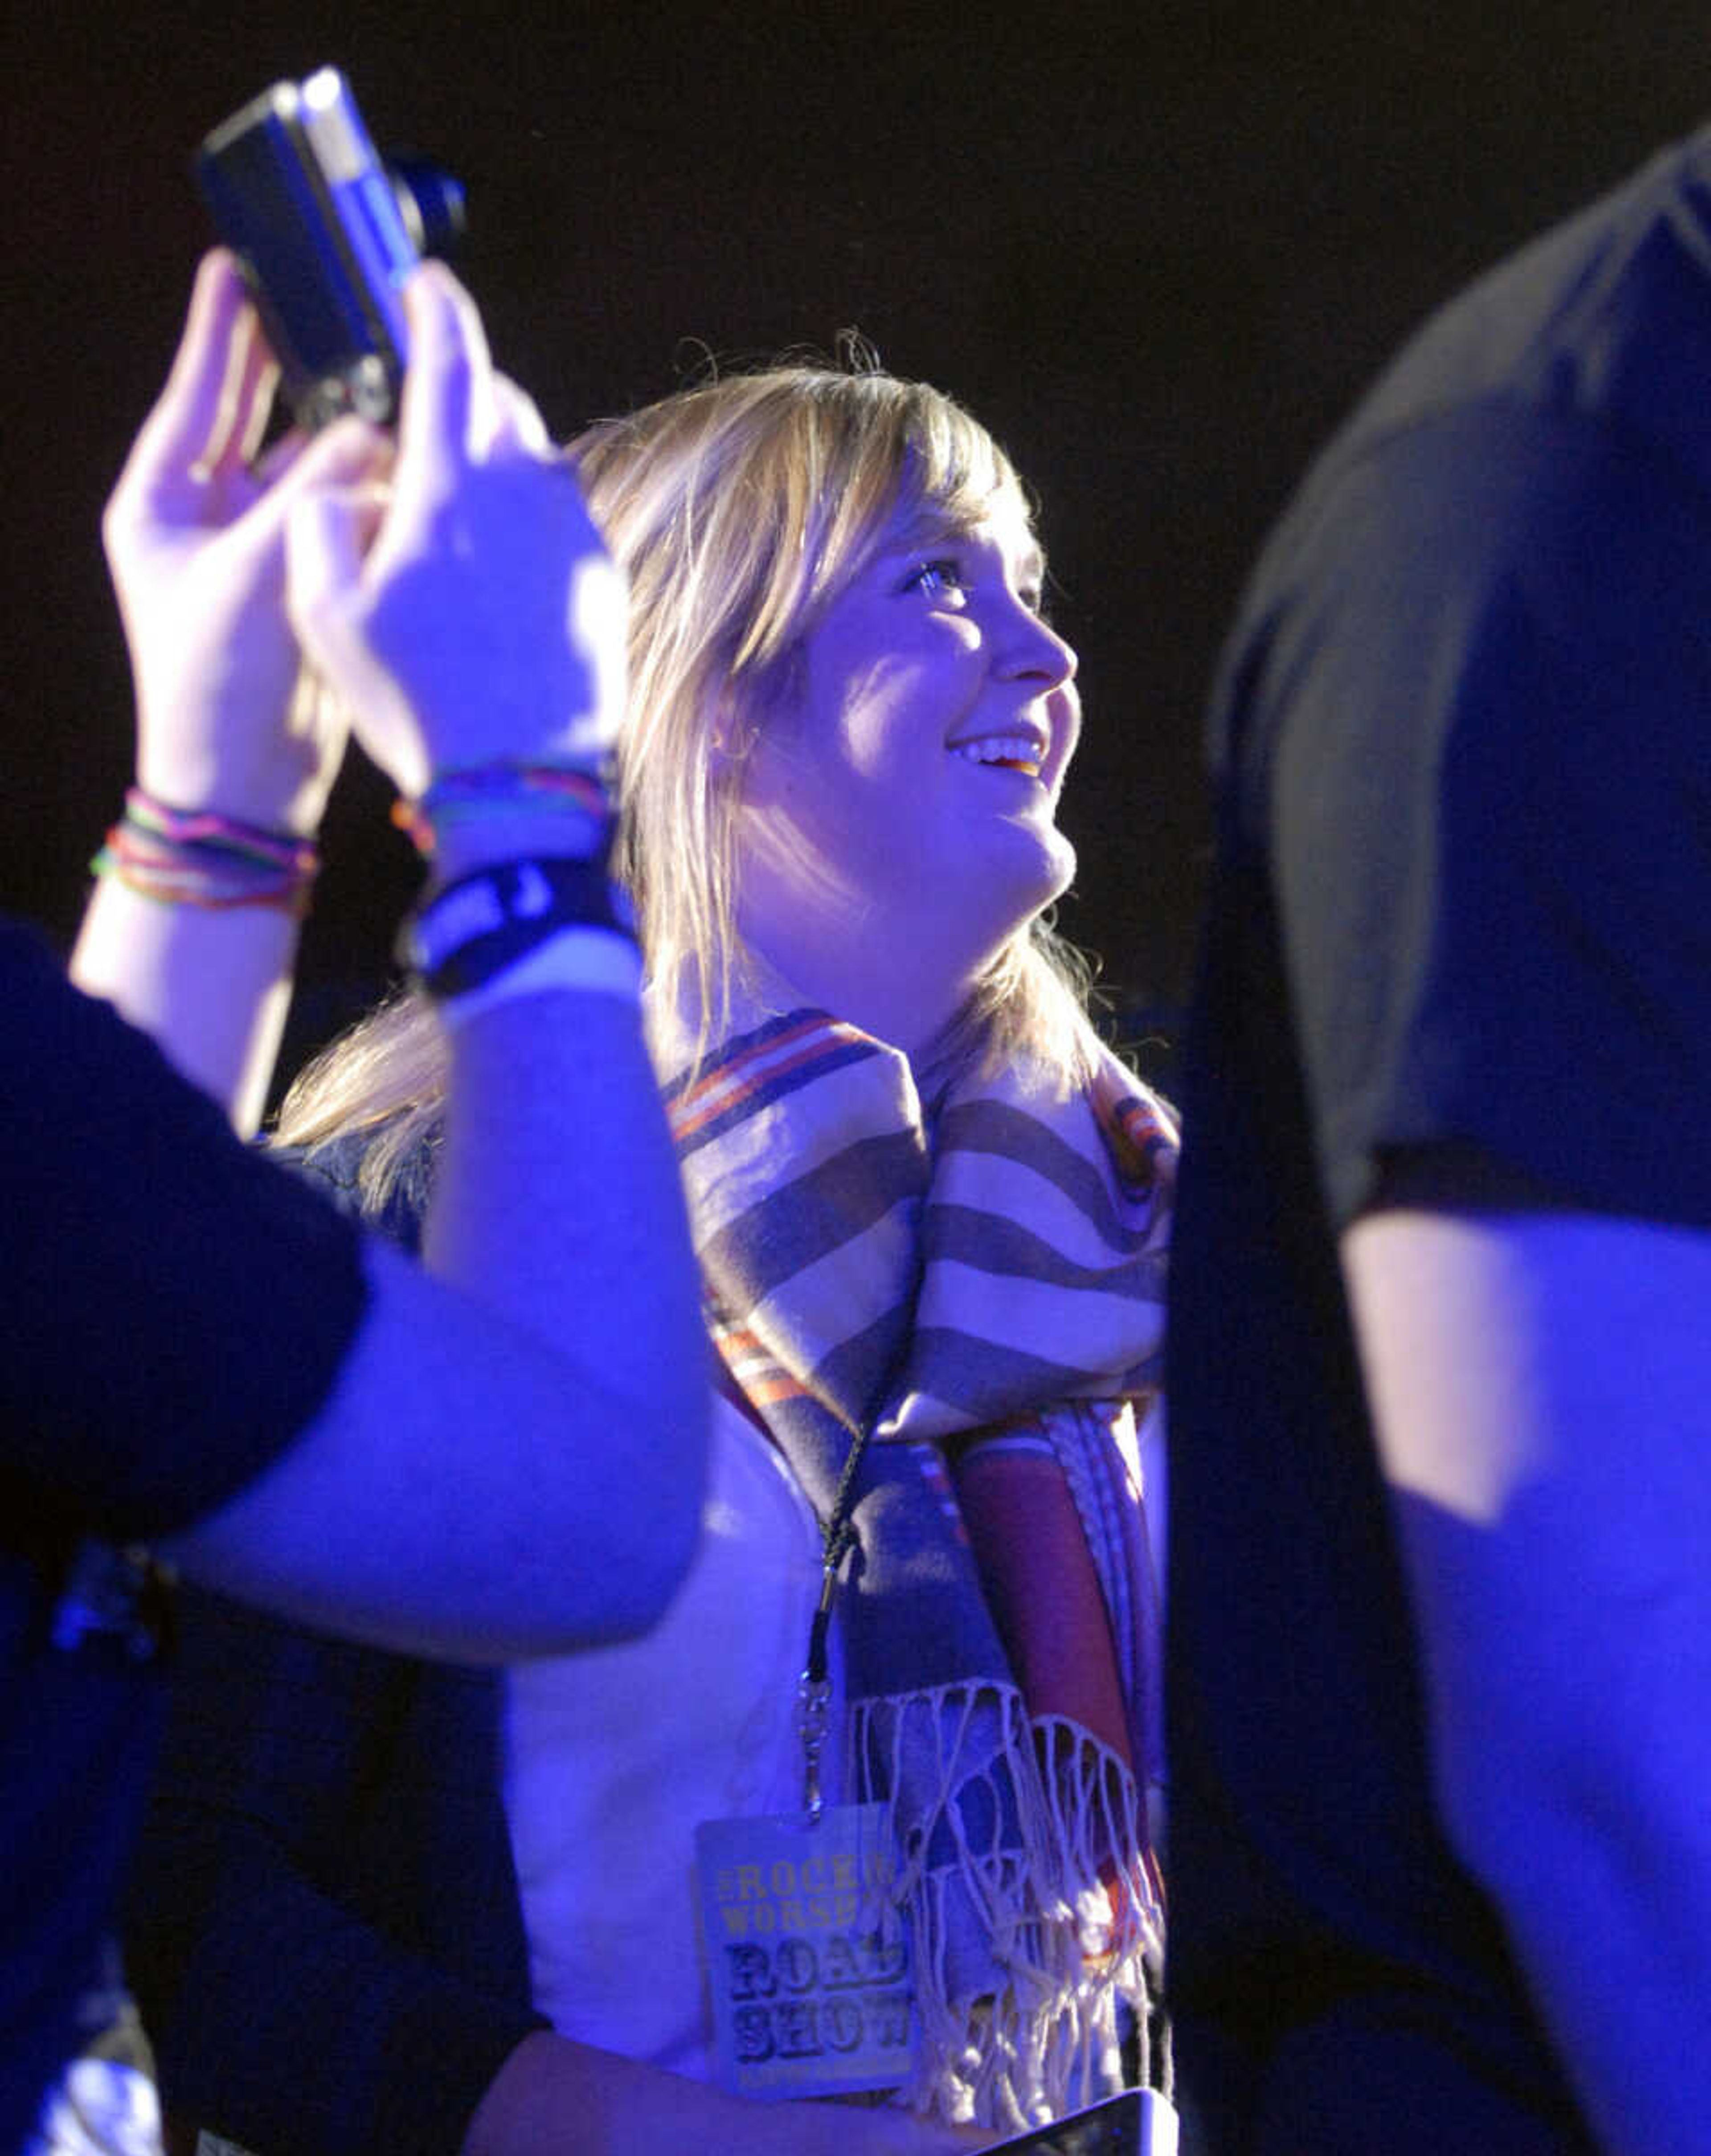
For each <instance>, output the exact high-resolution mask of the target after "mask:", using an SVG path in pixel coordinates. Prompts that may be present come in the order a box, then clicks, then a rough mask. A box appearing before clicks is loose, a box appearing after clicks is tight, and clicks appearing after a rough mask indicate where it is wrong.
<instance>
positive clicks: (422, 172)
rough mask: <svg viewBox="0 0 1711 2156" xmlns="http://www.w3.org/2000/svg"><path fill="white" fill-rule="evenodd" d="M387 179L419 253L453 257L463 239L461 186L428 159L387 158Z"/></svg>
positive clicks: (463, 224) (406, 229) (462, 193)
mask: <svg viewBox="0 0 1711 2156" xmlns="http://www.w3.org/2000/svg"><path fill="white" fill-rule="evenodd" d="M386 177H388V179H389V180H390V181H391V182H392V191H393V194H394V195H396V196H397V198H398V212H399V214H400V215H401V216H402V217H403V220H404V229H405V231H406V232H408V234H409V235H410V238H411V239H412V241H413V242H414V244H415V246H416V248H417V249H418V251H419V253H421V254H438V255H440V256H442V257H443V256H448V255H450V254H451V253H452V252H453V251H454V249H455V248H456V246H457V244H458V242H459V240H460V239H462V238H463V236H464V228H465V217H464V191H463V187H462V183H461V182H460V181H458V180H456V179H455V178H454V177H452V175H451V174H450V172H447V171H446V170H445V169H444V167H443V166H439V165H436V164H435V163H434V162H433V160H432V159H431V158H429V157H388V159H387V161H386Z"/></svg>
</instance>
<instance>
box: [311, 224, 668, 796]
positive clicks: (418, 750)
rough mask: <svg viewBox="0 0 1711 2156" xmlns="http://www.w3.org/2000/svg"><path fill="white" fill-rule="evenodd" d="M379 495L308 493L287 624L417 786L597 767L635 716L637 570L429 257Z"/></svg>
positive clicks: (360, 726)
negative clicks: (498, 768)
mask: <svg viewBox="0 0 1711 2156" xmlns="http://www.w3.org/2000/svg"><path fill="white" fill-rule="evenodd" d="M404 298H405V304H406V307H407V310H408V317H409V326H410V364H409V367H408V372H407V373H406V375H405V378H404V388H403V403H402V408H401V410H400V413H399V419H398V454H397V459H396V462H395V465H394V467H393V478H392V485H391V487H390V490H389V492H388V495H387V498H386V499H385V500H384V501H383V503H379V504H377V503H376V502H375V500H373V497H372V496H365V495H363V494H362V493H361V492H359V491H357V490H352V489H349V488H341V487H339V486H338V485H336V484H331V483H328V484H324V485H316V486H315V487H313V488H305V489H303V490H301V495H300V496H299V499H298V500H297V501H296V502H295V504H294V506H293V510H292V513H291V519H290V582H289V603H290V614H291V619H292V621H293V623H294V624H295V627H296V629H297V633H298V635H299V637H300V638H301V642H302V645H303V649H304V651H305V653H306V654H307V655H308V657H309V658H310V659H311V661H312V662H313V664H314V665H315V666H316V669H317V670H318V671H320V672H321V674H323V675H324V676H325V677H326V680H328V682H329V683H331V685H333V686H334V687H335V688H336V689H337V691H338V693H339V695H340V696H341V698H342V701H345V702H346V703H347V705H348V706H349V708H350V711H351V713H352V722H353V724H354V726H355V727H356V730H357V737H358V739H359V740H361V742H362V745H363V747H365V748H366V749H367V751H368V752H369V753H370V754H371V755H372V756H373V757H374V759H375V761H376V762H378V763H379V764H380V765H381V766H382V767H383V769H384V770H386V771H387V772H388V774H389V775H390V776H391V777H392V778H393V779H394V780H395V781H396V782H397V783H398V787H399V788H400V790H401V791H402V792H403V793H406V794H417V793H420V792H421V791H422V789H423V788H424V786H425V785H426V784H427V783H428V781H429V778H430V777H431V776H432V775H433V774H434V773H435V772H438V771H444V770H448V769H450V768H454V767H459V766H463V765H469V764H480V763H486V762H492V761H495V760H498V759H502V758H510V759H516V760H518V761H532V762H543V761H573V762H587V763H593V762H598V761H599V759H600V758H601V757H603V756H604V753H605V752H606V751H607V750H608V749H609V747H610V746H611V744H612V742H613V741H614V738H615V736H616V731H617V728H618V726H619V721H620V720H621V717H622V714H623V703H624V644H625V636H626V626H625V608H624V588H623V583H622V579H621V578H620V577H619V574H618V572H617V571H616V570H615V568H614V567H613V565H612V563H611V562H610V561H609V558H608V557H607V555H606V552H605V549H604V547H603V546H602V544H601V542H600V538H599V533H598V532H597V531H595V529H594V526H593V523H592V521H590V519H589V517H588V511H587V510H586V508H585V507H584V506H583V499H582V494H581V490H580V489H579V488H578V485H577V483H576V479H575V475H574V474H573V471H572V470H571V468H570V467H569V465H567V464H566V463H565V462H564V461H563V459H562V458H560V457H558V456H557V455H556V454H555V453H554V452H553V450H552V445H551V444H550V443H549V441H548V439H547V434H546V430H545V429H544V428H543V427H542V423H541V421H540V418H539V416H538V414H537V413H536V412H535V410H534V408H533V406H532V405H531V404H530V403H529V402H528V400H527V398H525V397H524V396H523V395H522V393H521V392H520V391H518V390H516V388H513V387H512V386H511V384H510V383H508V382H505V381H504V380H503V379H502V377H500V376H498V375H496V373H495V372H494V370H493V367H492V363H491V359H490V358H489V356H488V352H487V346H486V337H485V336H484V334H483V331H482V328H481V322H480V316H478V315H477V313H476V311H475V305H474V303H473V302H472V301H471V300H470V298H469V295H467V294H466V293H465V291H464V290H463V288H462V287H461V286H460V285H459V284H458V283H457V281H456V280H455V278H454V277H452V275H450V272H449V271H447V270H445V269H443V268H442V267H441V266H440V265H439V264H437V263H429V264H424V266H423V267H422V268H421V269H419V270H418V271H416V272H415V273H414V275H413V276H412V278H411V280H410V282H409V283H408V285H407V286H406V287H405V293H404Z"/></svg>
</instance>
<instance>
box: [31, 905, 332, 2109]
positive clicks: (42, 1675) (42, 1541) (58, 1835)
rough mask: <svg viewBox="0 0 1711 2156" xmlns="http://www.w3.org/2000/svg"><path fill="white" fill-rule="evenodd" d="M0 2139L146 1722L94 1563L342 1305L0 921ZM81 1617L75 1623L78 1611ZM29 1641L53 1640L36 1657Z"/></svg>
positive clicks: (133, 1646)
mask: <svg viewBox="0 0 1711 2156" xmlns="http://www.w3.org/2000/svg"><path fill="white" fill-rule="evenodd" d="M0 996H3V1000H4V1005H5V1009H6V1014H7V1051H8V1052H7V1055H6V1056H5V1057H4V1059H3V1060H0V1177H3V1190H4V1204H5V1214H4V1217H5V1241H4V1254H5V1255H4V1269H5V1272H4V1282H3V1286H0V1296H3V1301H4V1305H5V1307H6V1309H7V1311H8V1321H9V1322H8V1333H7V1353H6V1354H5V1356H4V1358H0V1432H3V1436H0V1720H3V1727H4V1731H5V1736H4V1750H3V1757H4V1766H3V1769H0V1850H3V1851H5V1852H6V1859H5V1862H4V1865H3V1866H0V1938H4V1940H5V1954H4V1959H3V1963H0V2149H10V2148H15V2147H17V2146H18V2144H19V2143H20V2142H21V2140H22V2138H23V2135H24V2133H25V2131H26V2130H27V2128H28V2125H29V2124H30V2123H31V2122H32V2120H33V2117H34V2116H35V2113H36V2110H37V2107H38V2105H39V2101H40V2098H41V2096H42V2093H43V2092H44V2088H45V2087H46V2086H47V2084H48V2083H49V2081H50V2080H51V2079H52V2078H53V2076H54V2074H55V2073H56V2072H57V2071H58V2070H59V2066H60V2065H61V2064H62V2063H63V2062H64V2059H65V2058H66V2056H68V2054H69V2052H70V2051H72V2050H73V2048H74V2047H75V2039H76V2035H77V2028H76V2023H77V2016H78V2010H79V2001H80V1999H81V1998H82V1997H84V1996H85V1994H89V1993H90V1992H91V1991H99V1990H100V1989H102V1988H103V1979H102V1973H101V1963H102V1946H103V1940H104V1937H105V1932H106V1929H107V1927H108V1924H109V1921H110V1912H111V1905H112V1899H113V1893H114V1888H115V1884H116V1878H117V1876H118V1873H119V1871H120V1868H121V1861H122V1858H123V1856H124V1853H125V1851H126V1846H127V1844H128V1841H129V1837H130V1832H131V1825H132V1824H133V1821H134V1818H135V1815H136V1812H137V1810H138V1809H139V1808H140V1806H141V1797H142V1790H143V1785H144V1783H145V1780H146V1773H147V1767H148V1761H149V1758H150V1755H151V1752H152V1743H153V1739H154V1733H155V1727H156V1722H157V1712H158V1708H159V1675H158V1661H157V1655H156V1653H155V1649H156V1646H157V1635H158V1632H159V1630H160V1626H159V1625H158V1624H157V1623H155V1622H153V1621H152V1619H151V1612H150V1611H149V1610H148V1609H146V1608H145V1609H141V1610H138V1609H133V1608H132V1607H131V1606H130V1605H129V1604H126V1605H125V1606H123V1607H121V1608H120V1609H118V1610H117V1611H116V1614H115V1616H114V1619H113V1621H112V1623H111V1624H110V1625H107V1624H103V1623H101V1622H100V1621H98V1620H97V1621H93V1622H92V1621H90V1605H91V1597H90V1592H89V1589H90V1586H91V1584H93V1583H95V1582H96V1581H97V1579H98V1578H101V1577H110V1574H111V1571H112V1565H111V1561H110V1555H109V1553H110V1551H111V1549H112V1548H116V1547H118V1546H123V1545H127V1544H133V1543H143V1542H146V1541H148V1540H151V1539H152V1538H155V1537H160V1536H163V1535H167V1534H169V1533H171V1532H173V1531H174V1530H176V1529H182V1528H183V1527H188V1526H190V1525H192V1524H193V1522H196V1521H197V1520H198V1519H199V1518H201V1517H203V1516H204V1515H206V1514H207V1513H208V1512H212V1511H213V1510H214V1509H215V1508H217V1507H218V1506H219V1505H220V1504H221V1503H222V1502H223V1501H224V1500H225V1499H227V1498H229V1497H230V1496H234V1494H235V1493H236V1492H237V1491H239V1490H240V1489H241V1488H243V1487H244V1485H245V1484H246V1483H248V1482H249V1481H250V1480H251V1479H252V1478H253V1477H254V1476H255V1475H256V1474H258V1473H259V1471H260V1470H261V1469H262V1468H263V1467H265V1466H266V1465H267V1464H268V1462H269V1461H270V1460H272V1459H273V1458H274V1457H275V1455H277V1454H278V1453H279V1452H280V1450H282V1449H283V1448H284V1447H285V1445H287V1444H288V1443H289V1442H290V1440H291V1439H292V1437H293V1436H294V1435H295V1434H296V1433H297V1432H298V1431H299V1430H301V1428H302V1427H303V1426H304V1424H306V1423H307V1422H308V1421H309V1420H310V1419H311V1418H312V1417H313V1416H314V1414H316V1411H317V1410H318V1409H319V1408H320V1407H321V1404H322V1403H323V1401H324V1399H326V1394H327V1392H328V1389H329V1388H330V1386H331V1382H332V1379H333V1377H334V1375H335V1373H336V1372H337V1368H338V1367H339V1364H340V1362H341V1360H342V1357H343V1354H344V1352H345V1349H346V1347H347V1345H348V1343H349V1342H350V1340H351V1338H352V1336H353V1334H354V1332H355V1330H356V1327H357V1323H358V1322H359V1320H360V1317H361V1315H362V1309H363V1306H364V1303H365V1300H366V1294H367V1291H366V1287H365V1285H364V1279H363V1275H362V1267H361V1262H360V1256H359V1249H358V1240H357V1235H356V1234H355V1232H354V1230H353V1229H352V1227H351V1226H350V1225H349V1224H348V1223H347V1222H345V1221H342V1220H341V1219H339V1218H338V1217H337V1215H336V1214H334V1213H333V1212H332V1210H331V1209H330V1208H328V1207H326V1206H325V1205H323V1204H320V1203H318V1202H317V1201H316V1199H314V1198H313V1197H311V1195H310V1194H309V1193H306V1192H305V1191H304V1190H303V1189H301V1188H300V1187H298V1186H297V1185H296V1184H295V1183H293V1182H292V1181H291V1179H290V1178H289V1177H287V1176H285V1175H282V1174H281V1173H280V1172H279V1171H278V1170H277V1169H276V1168H274V1167H273V1166H272V1165H271V1164H270V1163H265V1162H264V1161H262V1160H260V1159H259V1158H256V1157H254V1155H252V1154H250V1153H249V1152H247V1151H246V1150H245V1148H244V1147H243V1146H241V1145H240V1144H239V1142H237V1140H236V1139H235V1138H234V1137H233V1136H232V1133H231V1132H230V1131H229V1129H228V1128H227V1127H226V1125H225V1123H224V1120H223V1118H222V1117H221V1116H220V1114H219V1113H218V1110H217V1109H216V1108H215V1107H214V1106H213V1104H212V1102H210V1101H208V1100H207V1099H206V1098H204V1097H203V1096H202V1095H201V1094H200V1093H198V1092H197V1091H195V1089H194V1088H193V1087H192V1086H189V1085H188V1084H186V1083H185V1082H184V1081H183V1080H182V1079H181V1078H179V1077H178V1076H177V1075H176V1074H175V1073H174V1072H172V1070H170V1069H169V1067H168V1066H167V1064H166V1062H165V1061H164V1060H163V1059H162V1057H161V1055H159V1054H158V1053H157V1050H155V1049H154V1047H153V1045H152V1043H150V1042H149V1041H148V1040H147V1039H145V1037H144V1036H143V1035H141V1034H139V1033H136V1032H135V1031H134V1030H133V1029H131V1028H130V1027H128V1026H126V1024H123V1023H122V1022H121V1020H120V1019H118V1018H117V1017H116V1016H115V1014H113V1012H112V1011H111V1010H110V1009H108V1008H107V1006H105V1004H99V1003H96V1002H94V1001H92V1000H91V999H90V998H86V997H84V996H80V995H79V994H78V993H76V992H75V990H73V989H72V988H69V986H68V985H67V984H66V983H65V981H64V978H63V976H62V975H61V974H60V973H59V969H58V968H57V967H56V966H55V965H54V962H53V961H52V960H51V958H50V957H49V954H48V953H47V952H46V951H45V950H44V949H43V948H42V947H41V946H40V945H39V943H38V942H37V941H36V939H35V938H34V937H32V936H30V935H29V934H28V933H27V932H24V931H23V930H21V929H19V928H17V927H13V926H10V925H8V924H5V923H3V922H0ZM80 1609H81V1610H82V1612H83V1614H82V1616H81V1617H80V1616H79V1614H78V1612H79V1611H80ZM56 1631H57V1633H58V1634H59V1644H56Z"/></svg>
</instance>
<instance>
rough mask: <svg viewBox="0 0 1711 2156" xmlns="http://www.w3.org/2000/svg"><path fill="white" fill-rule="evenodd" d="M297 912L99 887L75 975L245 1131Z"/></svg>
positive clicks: (255, 1111)
mask: <svg viewBox="0 0 1711 2156" xmlns="http://www.w3.org/2000/svg"><path fill="white" fill-rule="evenodd" d="M296 949H297V923H296V921H295V919H294V918H293V917H292V916H290V914H289V913H286V912H285V911H281V910H280V909H279V908H277V907H274V906H239V907H232V908H229V909H224V910H220V911H213V910H210V909H207V908H203V907H197V906H182V905H168V904H163V903H162V902H161V901H158V900H156V899H152V898H146V897H144V896H141V893H139V892H137V891H131V890H129V889H128V888H127V887H126V885H123V884H122V883H121V882H119V881H118V880H117V879H116V878H115V877H111V876H108V877H104V878H103V879H102V880H100V882H99V883H98V884H97V885H95V891H94V893H93V895H92V896H91V897H90V902H89V907H88V910H87V911H86V912H85V915H84V918H83V925H82V927H81V930H80V932H79V936H78V939H77V943H76V947H75V950H74V951H73V953H72V958H71V968H70V972H71V978H72V979H73V980H74V981H75V983H77V985H78V987H79V988H82V989H83V990H85V993H88V994H90V995H93V996H100V997H102V998H105V1000H106V1001H107V1002H109V1003H110V1004H113V1006H114V1007H115V1009H117V1010H118V1011H119V1012H120V1014H121V1015H122V1016H123V1017H125V1018H126V1019H129V1020H130V1021H131V1024H133V1025H136V1026H139V1027H141V1029H142V1030H143V1031H144V1032H145V1033H148V1034H152V1036H153V1037H154V1039H156V1041H157V1042H158V1043H159V1045H160V1046H161V1048H162V1050H163V1051H164V1052H165V1054H166V1055H167V1056H168V1057H169V1058H170V1059H171V1060H172V1062H173V1064H175V1065H177V1068H178V1070H181V1071H182V1073H183V1074H184V1075H185V1076H186V1077H187V1078H188V1079H189V1080H190V1081H192V1082H193V1084H195V1085H197V1086H200V1087H201V1088H202V1090H203V1091H204V1092H205V1093H207V1094H208V1095H210V1096H212V1097H213V1099H214V1100H216V1101H218V1102H219V1103H220V1105H221V1106H223V1107H224V1109H225V1110H226V1111H227V1114H228V1116H229V1117H230V1119H231V1122H232V1125H233V1127H234V1129H235V1130H236V1131H237V1132H238V1133H239V1136H240V1137H249V1136H250V1135H251V1134H252V1133H253V1132H254V1130H255V1128H256V1126H257V1124H258V1123H259V1121H260V1119H261V1113H262V1109H263V1107H264V1106H265V1101H266V1097H267V1088H268V1083H269V1081H270V1078H271V1077H272V1075H273V1066H274V1060H275V1056H276V1055H277V1053H278V1050H279V1042H280V1033H281V1031H282V1029H283V1028H284V1025H285V1014H286V1012H287V1010H288V1009H289V1007H290V992H291V967H292V962H293V960H294V959H295V955H296Z"/></svg>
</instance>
